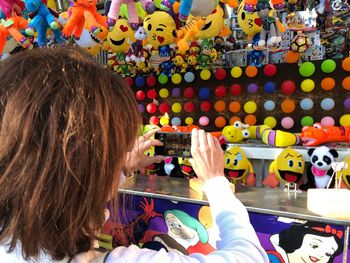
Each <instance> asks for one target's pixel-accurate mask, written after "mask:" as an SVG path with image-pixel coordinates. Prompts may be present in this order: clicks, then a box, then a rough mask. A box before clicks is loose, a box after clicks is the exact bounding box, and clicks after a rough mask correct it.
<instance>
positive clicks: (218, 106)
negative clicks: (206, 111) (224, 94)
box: [214, 100, 226, 112]
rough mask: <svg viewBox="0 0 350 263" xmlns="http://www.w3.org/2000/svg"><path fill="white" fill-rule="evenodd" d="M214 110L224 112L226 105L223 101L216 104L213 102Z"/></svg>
mask: <svg viewBox="0 0 350 263" xmlns="http://www.w3.org/2000/svg"><path fill="white" fill-rule="evenodd" d="M214 108H215V110H216V111H217V112H222V111H225V109H226V103H225V102H224V101H223V100H218V101H217V102H215V105H214Z"/></svg>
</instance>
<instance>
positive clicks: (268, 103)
mask: <svg viewBox="0 0 350 263" xmlns="http://www.w3.org/2000/svg"><path fill="white" fill-rule="evenodd" d="M275 107H276V104H275V102H274V101H272V100H267V101H265V103H264V108H265V110H267V111H272V110H274V109H275Z"/></svg>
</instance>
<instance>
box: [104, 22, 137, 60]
mask: <svg viewBox="0 0 350 263" xmlns="http://www.w3.org/2000/svg"><path fill="white" fill-rule="evenodd" d="M134 35H135V32H134V30H132V28H131V27H130V25H129V23H128V21H127V20H126V19H124V18H120V19H118V21H117V23H116V24H115V26H114V27H113V29H112V30H111V31H110V32H108V35H107V38H106V42H105V43H104V44H103V48H104V50H111V51H112V52H114V53H118V52H127V51H128V50H129V49H130V44H129V42H130V41H131V42H135V36H134ZM128 41H129V42H128Z"/></svg>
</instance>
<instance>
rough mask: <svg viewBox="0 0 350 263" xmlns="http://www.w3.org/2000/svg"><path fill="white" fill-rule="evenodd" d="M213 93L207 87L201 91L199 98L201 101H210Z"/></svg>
mask: <svg viewBox="0 0 350 263" xmlns="http://www.w3.org/2000/svg"><path fill="white" fill-rule="evenodd" d="M210 95H211V92H210V88H208V87H205V88H201V89H200V90H199V93H198V96H199V99H200V100H208V99H209V98H210Z"/></svg>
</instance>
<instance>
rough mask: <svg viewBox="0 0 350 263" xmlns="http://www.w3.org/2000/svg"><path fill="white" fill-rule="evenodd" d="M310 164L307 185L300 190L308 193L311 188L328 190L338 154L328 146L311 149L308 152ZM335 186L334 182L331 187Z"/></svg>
mask: <svg viewBox="0 0 350 263" xmlns="http://www.w3.org/2000/svg"><path fill="white" fill-rule="evenodd" d="M307 154H308V155H309V156H310V164H309V166H308V167H307V183H305V184H303V185H301V186H300V187H299V188H300V189H301V190H304V191H306V190H307V189H309V188H326V187H327V185H328V183H329V180H330V179H331V177H332V174H333V169H332V163H333V162H335V161H336V158H337V157H338V152H337V151H336V150H335V149H330V148H328V147H326V146H321V147H318V148H310V149H309V150H308V152H307ZM333 186H334V181H333V180H332V183H331V185H330V187H333Z"/></svg>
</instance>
